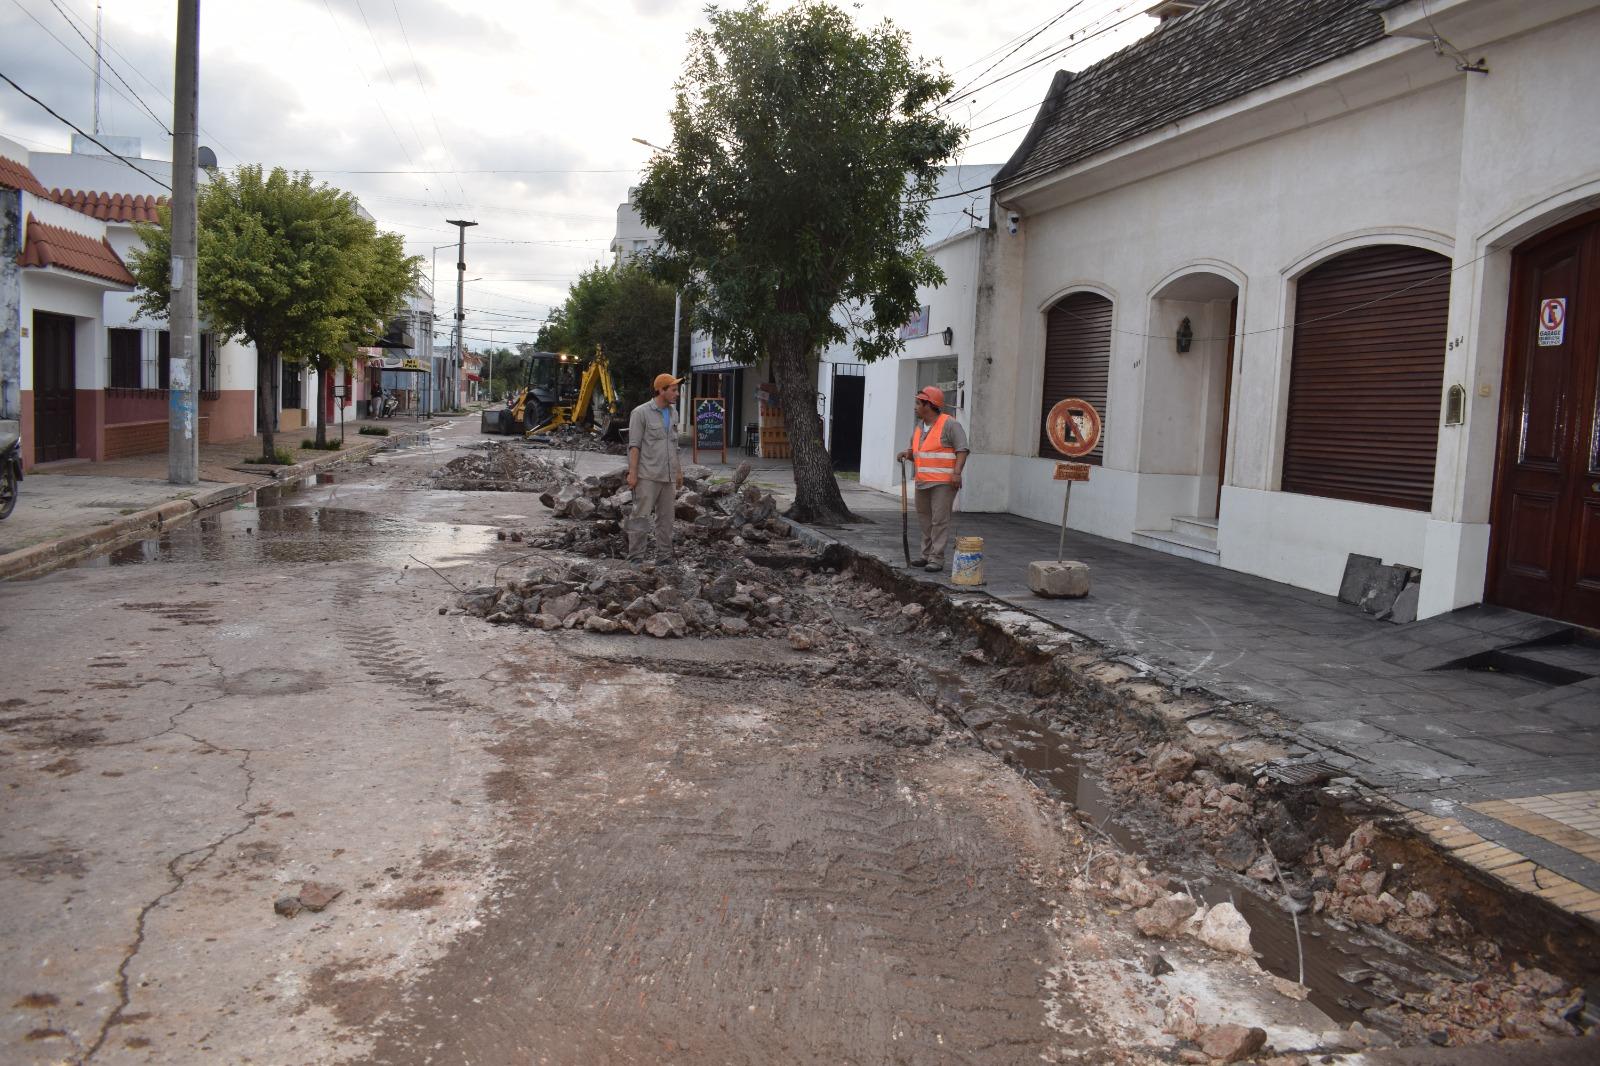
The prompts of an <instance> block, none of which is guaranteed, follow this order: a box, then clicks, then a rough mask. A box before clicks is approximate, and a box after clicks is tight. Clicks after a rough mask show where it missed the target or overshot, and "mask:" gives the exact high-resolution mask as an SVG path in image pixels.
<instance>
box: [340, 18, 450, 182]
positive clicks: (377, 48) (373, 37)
mask: <svg viewBox="0 0 1600 1066" xmlns="http://www.w3.org/2000/svg"><path fill="white" fill-rule="evenodd" d="M355 5H356V14H358V15H360V16H361V24H362V25H363V26H365V27H366V28H367V39H368V40H370V41H371V42H372V50H373V51H374V52H377V53H378V62H379V63H382V64H383V74H384V77H386V78H388V79H389V86H390V87H391V88H392V89H394V90H395V91H396V92H399V91H400V86H399V85H398V84H397V83H396V82H395V80H394V71H392V70H390V69H389V58H388V57H387V56H385V55H384V54H383V46H382V45H381V44H379V43H378V35H377V34H375V33H373V32H372V23H371V22H369V21H368V20H367V9H366V8H364V7H362V6H361V0H355ZM405 116H406V125H407V126H410V127H411V136H412V138H413V139H414V140H415V141H416V142H417V150H418V151H419V152H422V153H423V154H424V155H426V154H427V145H425V144H423V142H422V135H421V134H420V133H418V132H417V124H416V123H415V122H413V121H412V120H411V111H410V109H409V108H407V109H405ZM456 184H457V185H458V186H459V185H460V184H461V183H460V181H457V182H456ZM461 195H462V197H463V198H465V196H466V191H465V190H463V191H462V194H461Z"/></svg>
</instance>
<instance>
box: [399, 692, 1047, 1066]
mask: <svg viewBox="0 0 1600 1066" xmlns="http://www.w3.org/2000/svg"><path fill="white" fill-rule="evenodd" d="M696 672H697V673H698V674H700V676H696V677H689V678H681V677H680V678H675V679H672V680H673V683H672V684H671V685H670V687H669V688H667V689H665V690H664V694H663V695H662V696H661V698H660V699H658V700H656V699H653V700H652V701H650V702H647V703H643V704H641V705H639V706H638V707H637V708H636V710H637V715H636V718H635V720H634V721H633V722H631V723H626V722H624V723H622V724H620V725H619V724H618V723H616V722H615V721H607V722H599V721H597V720H596V719H595V718H589V719H583V718H582V716H580V717H579V719H578V720H576V721H574V722H573V723H572V724H565V725H559V726H558V725H553V724H551V723H548V722H541V723H537V724H534V725H530V726H527V727H524V728H523V729H522V730H520V731H519V736H518V737H517V738H516V739H511V738H508V740H507V743H506V744H504V745H502V749H503V750H502V752H501V754H502V758H503V759H504V760H505V762H506V769H505V770H503V771H501V772H500V773H499V774H498V775H497V776H498V777H499V781H498V782H497V786H496V787H497V788H498V789H499V791H500V795H501V797H502V798H503V799H504V800H505V801H506V802H507V803H509V804H510V805H511V806H512V807H513V808H514V821H515V822H516V823H517V824H518V825H519V827H521V832H520V833H519V834H518V835H519V837H520V839H519V841H518V843H516V844H514V845H512V847H510V848H509V849H508V852H507V853H506V854H504V855H503V856H502V857H501V860H500V861H501V863H502V864H503V865H504V866H505V867H506V868H507V869H508V870H509V871H510V874H509V876H507V877H506V878H505V879H504V881H503V882H502V883H503V885H504V886H505V887H504V888H503V889H502V892H501V894H500V895H499V896H498V897H497V898H496V899H495V900H494V901H493V902H492V903H491V905H490V906H488V907H487V908H485V911H484V912H483V915H482V918H483V925H482V927H481V928H479V929H478V930H476V931H474V932H472V933H469V934H468V935H467V936H466V937H464V938H463V939H462V940H461V941H459V942H458V943H457V945H456V946H455V948H454V949H453V950H452V951H451V952H450V953H449V954H447V955H446V956H445V957H444V958H443V959H442V960H441V961H440V962H439V963H437V964H436V965H435V966H434V967H433V968H432V969H431V970H430V971H429V972H428V973H426V974H424V975H421V976H420V977H418V978H417V979H416V980H414V981H413V982H411V983H410V985H409V987H408V988H407V989H405V990H404V991H402V990H400V989H395V990H394V994H395V996H396V1001H395V1007H396V1010H395V1012H394V1013H393V1014H392V1015H391V1019H390V1021H389V1023H388V1024H387V1025H385V1026H382V1027H381V1031H380V1032H379V1034H378V1039H377V1043H376V1046H375V1051H374V1052H373V1054H372V1057H371V1061H373V1062H377V1063H392V1064H401V1063H418V1062H422V1061H429V1062H433V1063H448V1062H469V1061H470V1062H482V1061H525V1060H531V1059H537V1060H538V1061H544V1062H550V1063H557V1064H559V1063H588V1062H597V1061H604V1062H608V1063H646V1062H711V1061H715V1062H772V1061H785V1062H789V1061H800V1062H805V1061H816V1062H823V1061H827V1062H892V1063H937V1062H995V1063H1001V1062H1006V1063H1009V1062H1014V1061H1017V1060H1018V1059H1020V1058H1034V1057H1036V1056H1037V1055H1039V1054H1040V1053H1041V1052H1042V1051H1044V1049H1045V1048H1046V1047H1048V1045H1049V1039H1050V1036H1051V1034H1050V1032H1049V1031H1048V1030H1047V1029H1046V1028H1045V1026H1044V1002H1043V1000H1044V992H1043V991H1042V984H1043V981H1044V979H1045V976H1046V974H1045V966H1046V965H1047V961H1046V960H1048V959H1049V957H1050V956H1051V954H1052V951H1051V947H1050V944H1049V943H1048V941H1047V937H1046V935H1045V933H1044V931H1043V924H1044V919H1045V917H1047V915H1046V914H1045V913H1044V909H1043V907H1042V905H1041V904H1040V903H1039V901H1038V898H1037V892H1036V891H1034V890H1033V888H1032V886H1031V884H1030V883H1029V882H1028V880H1027V878H1026V877H1025V876H1024V875H1023V874H1022V873H1021V872H1020V865H1019V863H1020V857H1019V855H1018V854H1017V853H1016V852H1015V851H1014V850H1013V848H1012V847H1011V845H1010V844H1008V843H1007V842H1006V841H1005V839H1003V836H1004V835H1003V834H999V833H997V832H996V829H995V826H994V825H993V824H992V823H991V821H990V820H989V819H987V818H986V817H984V816H983V815H982V814H981V813H980V812H978V811H976V810H969V809H966V808H965V806H963V805H961V804H960V803H959V801H954V800H951V799H949V798H948V797H944V798H941V799H940V800H939V801H938V802H935V801H933V800H930V799H929V798H927V797H926V796H923V795H920V794H919V787H918V786H917V785H916V783H915V775H916V773H917V770H916V766H915V763H917V762H918V761H921V760H937V759H939V758H941V756H940V755H938V754H932V753H930V754H927V755H924V754H923V753H921V752H918V753H906V752H901V751H896V750H895V749H893V748H891V747H890V746H889V745H888V744H885V743H883V742H880V741H875V740H872V739H868V738H863V737H861V736H860V735H859V734H858V733H857V732H856V730H855V724H856V721H857V719H858V718H859V717H860V716H861V715H862V714H864V713H865V712H866V711H868V710H870V711H871V712H872V713H874V714H877V715H882V714H884V713H885V710H886V703H893V702H894V701H885V700H884V698H883V696H882V694H881V693H880V694H877V695H875V696H873V697H865V698H863V697H854V696H851V695H848V694H846V693H844V692H842V691H827V692H819V691H817V690H816V689H814V688H810V689H809V690H802V689H800V687H799V686H790V687H788V688H785V687H784V686H783V685H781V684H779V683H776V682H774V681H771V680H770V678H771V677H772V676H774V675H773V674H771V672H769V671H765V670H762V671H761V672H762V673H763V674H766V675H767V677H766V678H764V681H763V683H762V684H761V685H760V686H759V687H756V688H752V687H751V686H750V685H749V684H748V681H746V682H745V683H743V684H741V682H740V679H739V678H737V677H733V678H721V677H716V678H709V677H706V676H704V672H703V671H696ZM563 698H567V697H565V696H564V697H563ZM571 698H572V699H574V700H577V701H582V700H583V699H585V695H584V693H583V692H582V691H581V686H579V687H578V690H577V691H575V692H573V693H572V694H571ZM588 698H592V699H602V700H604V699H611V698H612V697H595V696H592V695H591V696H590V697H588ZM865 699H871V700H872V706H871V707H870V708H868V707H865V706H856V705H855V704H856V702H857V700H862V702H865ZM818 700H825V701H827V703H828V704H829V708H830V710H829V715H828V717H826V718H819V716H818V715H816V714H815V713H814V712H811V711H810V708H812V707H814V706H815V705H816V703H817V701H818ZM735 708H738V709H740V710H746V711H748V710H751V709H754V710H756V711H758V712H760V714H761V715H762V717H763V719H764V721H765V722H766V725H767V728H765V729H758V730H756V731H755V732H754V733H746V732H742V731H739V730H735V729H731V728H728V727H726V726H723V725H719V724H718V722H717V720H716V717H715V716H714V715H709V714H707V711H708V710H732V709H735ZM802 708H804V709H805V710H802ZM889 710H890V712H891V713H894V714H897V715H905V716H907V717H911V716H921V715H922V714H923V713H924V712H923V711H922V710H921V709H920V707H918V706H916V705H913V704H912V703H911V702H910V701H905V702H904V703H894V705H893V706H892V707H890V708H889ZM663 737H671V738H672V743H670V744H666V743H662V738H663ZM956 757H962V756H961V755H960V753H958V754H957V756H956ZM400 997H403V999H402V998H400ZM441 1049H442V1050H441Z"/></svg>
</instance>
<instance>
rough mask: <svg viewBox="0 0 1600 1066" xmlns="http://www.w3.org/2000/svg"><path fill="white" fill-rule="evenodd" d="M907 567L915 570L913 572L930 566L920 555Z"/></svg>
mask: <svg viewBox="0 0 1600 1066" xmlns="http://www.w3.org/2000/svg"><path fill="white" fill-rule="evenodd" d="M906 565H907V566H909V567H911V569H913V570H921V569H922V568H923V567H924V566H927V565H928V560H926V559H924V558H923V557H922V556H920V555H919V556H917V557H916V558H915V559H913V560H911V561H910V562H909V563H907V564H906Z"/></svg>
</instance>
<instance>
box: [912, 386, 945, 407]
mask: <svg viewBox="0 0 1600 1066" xmlns="http://www.w3.org/2000/svg"><path fill="white" fill-rule="evenodd" d="M917 399H919V400H927V401H928V402H929V403H931V404H933V406H935V407H938V408H940V409H941V410H942V409H943V408H944V390H943V389H941V388H940V387H939V386H937V385H928V386H926V387H925V388H924V389H923V390H922V391H921V392H919V393H917Z"/></svg>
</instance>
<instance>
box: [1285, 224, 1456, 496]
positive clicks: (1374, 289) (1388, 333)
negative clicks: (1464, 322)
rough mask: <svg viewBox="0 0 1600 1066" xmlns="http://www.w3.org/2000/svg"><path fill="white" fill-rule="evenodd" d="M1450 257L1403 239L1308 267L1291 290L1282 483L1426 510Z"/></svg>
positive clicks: (1441, 373)
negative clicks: (1291, 343)
mask: <svg viewBox="0 0 1600 1066" xmlns="http://www.w3.org/2000/svg"><path fill="white" fill-rule="evenodd" d="M1449 311H1450V261H1449V260H1448V259H1446V258H1445V257H1444V256H1442V255H1439V254H1437V253H1436V252H1429V251H1424V250H1422V249H1420V248H1407V247H1402V246H1399V245H1380V246H1378V247H1374V248H1361V249H1357V250H1356V251H1353V252H1346V253H1345V254H1344V255H1341V256H1337V257H1336V258H1334V259H1331V260H1329V261H1328V262H1326V263H1324V264H1322V265H1321V266H1319V267H1317V268H1316V269H1315V270H1312V271H1310V272H1309V273H1307V274H1306V275H1305V276H1304V277H1302V278H1301V279H1300V283H1299V285H1298V286H1297V291H1296V298H1295V327H1294V354H1293V357H1292V359H1293V362H1292V363H1291V364H1290V368H1289V415H1288V426H1287V429H1288V432H1287V434H1286V436H1285V440H1284V446H1283V491H1285V492H1300V493H1305V494H1306V495H1310V496H1330V497H1332V498H1334V499H1339V500H1356V501H1359V502H1362V503H1377V504H1384V505H1387V506H1390V507H1409V508H1412V509H1414V510H1418V511H1426V510H1428V509H1429V508H1430V507H1431V506H1432V503H1433V462H1434V453H1435V451H1436V449H1437V448H1438V443H1439V396H1440V389H1441V387H1442V386H1443V384H1444V346H1445V335H1446V332H1447V327H1448V322H1447V319H1448V317H1449Z"/></svg>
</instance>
